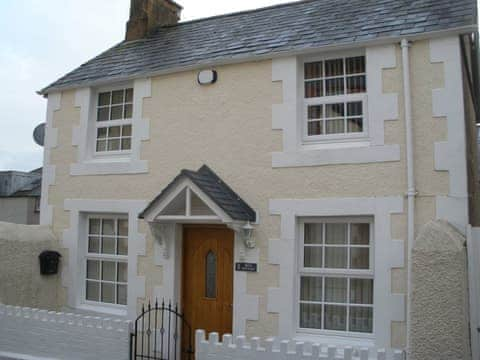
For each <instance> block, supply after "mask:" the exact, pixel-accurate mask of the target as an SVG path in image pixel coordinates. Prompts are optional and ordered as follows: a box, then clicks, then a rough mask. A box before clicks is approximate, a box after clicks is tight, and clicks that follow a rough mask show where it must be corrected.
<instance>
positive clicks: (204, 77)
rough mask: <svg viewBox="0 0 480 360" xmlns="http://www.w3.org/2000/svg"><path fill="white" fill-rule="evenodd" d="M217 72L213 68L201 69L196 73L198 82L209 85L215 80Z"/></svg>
mask: <svg viewBox="0 0 480 360" xmlns="http://www.w3.org/2000/svg"><path fill="white" fill-rule="evenodd" d="M217 78H218V75H217V72H216V71H215V70H202V71H200V72H199V73H198V77H197V80H198V83H199V84H200V85H210V84H215V83H216V82H217Z"/></svg>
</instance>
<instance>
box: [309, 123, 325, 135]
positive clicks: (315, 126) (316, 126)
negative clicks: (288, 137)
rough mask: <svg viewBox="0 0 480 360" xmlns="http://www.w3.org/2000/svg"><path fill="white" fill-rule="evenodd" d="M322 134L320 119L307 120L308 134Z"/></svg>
mask: <svg viewBox="0 0 480 360" xmlns="http://www.w3.org/2000/svg"><path fill="white" fill-rule="evenodd" d="M322 134H323V122H322V121H309V122H308V136H315V135H322Z"/></svg>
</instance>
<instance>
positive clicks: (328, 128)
mask: <svg viewBox="0 0 480 360" xmlns="http://www.w3.org/2000/svg"><path fill="white" fill-rule="evenodd" d="M344 132H345V121H344V120H343V119H339V120H327V121H326V122H325V134H343V133H344Z"/></svg>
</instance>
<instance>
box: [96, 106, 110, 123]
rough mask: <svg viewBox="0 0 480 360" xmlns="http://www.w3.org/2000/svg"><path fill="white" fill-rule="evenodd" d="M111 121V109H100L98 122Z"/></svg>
mask: <svg viewBox="0 0 480 360" xmlns="http://www.w3.org/2000/svg"><path fill="white" fill-rule="evenodd" d="M109 119H110V108H109V107H105V108H100V109H98V111H97V121H107V120H109Z"/></svg>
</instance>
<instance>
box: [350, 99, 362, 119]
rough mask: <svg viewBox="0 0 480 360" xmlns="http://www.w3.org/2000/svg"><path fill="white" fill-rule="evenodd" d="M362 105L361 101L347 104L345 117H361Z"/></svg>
mask: <svg viewBox="0 0 480 360" xmlns="http://www.w3.org/2000/svg"><path fill="white" fill-rule="evenodd" d="M362 115H363V103H362V102H361V101H355V102H349V103H347V116H362Z"/></svg>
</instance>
